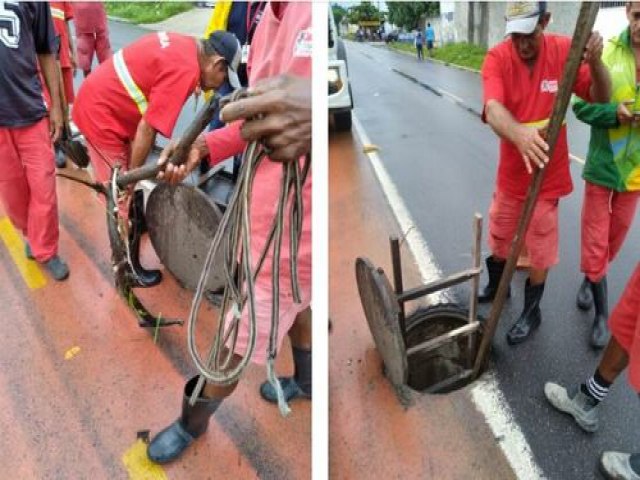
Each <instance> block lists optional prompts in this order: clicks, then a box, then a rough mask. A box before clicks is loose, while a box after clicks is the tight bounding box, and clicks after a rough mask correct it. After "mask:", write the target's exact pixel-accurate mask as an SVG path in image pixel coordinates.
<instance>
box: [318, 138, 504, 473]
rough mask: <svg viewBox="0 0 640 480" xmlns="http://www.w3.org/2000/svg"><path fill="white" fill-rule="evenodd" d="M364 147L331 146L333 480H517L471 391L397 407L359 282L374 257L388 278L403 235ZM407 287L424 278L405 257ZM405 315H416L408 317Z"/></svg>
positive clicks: (334, 141)
mask: <svg viewBox="0 0 640 480" xmlns="http://www.w3.org/2000/svg"><path fill="white" fill-rule="evenodd" d="M361 152H362V145H360V144H359V143H358V142H357V141H356V140H355V139H354V138H353V137H352V136H351V134H350V133H343V134H337V133H335V134H334V133H332V134H331V136H330V145H329V197H330V201H329V202H330V203H329V228H330V231H329V238H330V247H329V248H330V250H329V258H330V277H329V315H330V318H331V322H332V330H331V333H330V335H329V352H330V353H329V404H330V406H329V409H330V412H329V419H330V420H329V427H330V444H329V457H330V472H331V478H336V479H363V478H365V479H403V480H404V479H438V480H444V479H512V478H514V474H513V472H512V471H511V468H510V467H509V465H508V464H507V462H506V460H505V458H504V456H503V454H502V451H501V450H500V448H499V447H498V446H497V442H496V441H495V439H494V437H493V434H492V432H491V430H490V429H489V427H488V426H487V425H486V423H485V421H484V418H483V417H482V415H481V414H480V413H478V411H477V410H476V409H475V407H474V405H473V403H472V401H471V399H470V397H469V393H468V388H469V387H467V389H463V390H460V391H457V392H454V393H450V394H448V395H427V394H419V393H416V394H415V395H413V405H412V406H410V407H408V408H406V409H405V408H404V407H403V406H401V404H400V403H399V401H398V400H397V397H396V395H395V393H394V390H393V388H392V387H391V384H390V383H389V382H388V381H387V380H386V378H385V377H384V376H383V373H382V362H381V359H380V356H379V355H378V353H377V351H376V349H375V345H374V342H373V338H372V336H371V333H370V332H369V329H368V326H367V323H366V320H365V318H364V314H363V312H362V307H361V304H360V298H359V296H358V290H357V286H356V282H355V267H354V262H355V259H356V257H358V256H366V257H368V258H369V259H370V260H371V261H372V262H373V263H374V264H375V265H377V266H380V267H382V268H383V269H384V270H385V272H387V276H388V277H389V278H390V279H392V277H391V273H390V272H391V265H390V263H391V262H390V254H389V246H388V245H389V240H388V237H389V235H391V234H395V235H398V236H399V237H401V236H402V235H401V232H399V228H398V226H397V223H396V221H395V219H394V218H393V216H392V213H391V211H390V209H389V206H388V204H387V203H386V201H385V199H384V195H383V193H382V190H381V188H380V186H379V185H378V183H377V180H376V179H375V176H374V173H373V170H372V168H371V166H370V164H369V161H368V160H367V158H366V157H365V156H364V155H363V154H362V153H361ZM402 259H403V273H404V285H405V288H409V287H412V286H417V285H418V283H419V275H418V271H417V268H416V266H415V264H414V262H413V259H412V258H411V256H410V254H409V253H408V252H407V251H406V250H405V251H403V252H402ZM408 311H411V310H410V309H409V310H408Z"/></svg>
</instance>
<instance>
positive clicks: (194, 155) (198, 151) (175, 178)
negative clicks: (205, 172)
mask: <svg viewBox="0 0 640 480" xmlns="http://www.w3.org/2000/svg"><path fill="white" fill-rule="evenodd" d="M177 145H178V142H170V143H169V145H167V146H166V147H165V149H164V150H163V151H162V153H161V154H160V158H159V159H158V165H165V164H166V165H165V167H164V169H162V170H161V171H160V172H159V173H158V176H157V177H156V178H157V179H158V180H162V181H165V182H167V183H170V184H171V185H177V184H178V183H180V182H182V181H183V180H184V179H185V178H186V176H187V175H189V173H191V172H192V171H193V170H195V169H196V168H197V167H198V166H199V165H200V160H201V159H202V158H203V157H204V156H206V152H207V145H206V142H205V140H204V135H202V134H200V135H199V136H198V137H197V138H196V140H195V142H193V145H191V148H190V149H189V153H188V154H187V160H186V162H185V163H183V164H182V165H180V166H178V165H173V164H172V163H169V162H168V160H169V158H170V157H171V155H173V153H174V152H175V150H176V146H177Z"/></svg>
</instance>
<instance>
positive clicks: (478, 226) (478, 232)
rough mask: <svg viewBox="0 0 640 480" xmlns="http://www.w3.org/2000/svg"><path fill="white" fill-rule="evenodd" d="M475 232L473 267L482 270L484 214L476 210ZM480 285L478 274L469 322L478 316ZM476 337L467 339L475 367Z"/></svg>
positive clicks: (469, 359) (470, 362)
mask: <svg viewBox="0 0 640 480" xmlns="http://www.w3.org/2000/svg"><path fill="white" fill-rule="evenodd" d="M473 234H474V237H475V243H474V244H473V247H472V250H471V258H472V259H473V268H474V269H478V270H480V261H481V254H480V253H481V251H482V215H480V214H479V213H477V212H476V214H475V215H474V216H473ZM479 286H480V275H476V276H474V277H473V278H472V279H471V298H469V323H472V322H475V321H476V320H477V317H478V287H479ZM475 342H476V337H474V336H473V335H470V336H469V338H468V340H467V359H466V360H467V361H466V363H467V367H468V368H472V367H473V361H474V357H473V352H474V348H473V345H474V343H475Z"/></svg>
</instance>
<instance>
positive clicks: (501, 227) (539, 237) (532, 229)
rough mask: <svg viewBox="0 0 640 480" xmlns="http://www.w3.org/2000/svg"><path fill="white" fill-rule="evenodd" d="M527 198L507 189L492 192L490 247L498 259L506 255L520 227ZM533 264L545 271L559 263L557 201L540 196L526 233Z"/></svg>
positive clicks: (533, 266) (527, 245) (526, 243)
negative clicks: (519, 222) (513, 193)
mask: <svg viewBox="0 0 640 480" xmlns="http://www.w3.org/2000/svg"><path fill="white" fill-rule="evenodd" d="M523 207H524V200H519V199H517V198H514V197H512V196H510V195H507V194H506V193H504V192H500V191H497V192H495V193H494V195H493V201H492V202H491V208H490V209H489V247H490V248H491V252H492V253H493V254H494V255H495V256H497V257H499V258H507V257H508V256H509V251H510V249H511V242H512V240H513V237H514V236H515V234H516V230H517V229H518V221H519V220H520V215H521V214H522V208H523ZM525 246H526V247H527V250H528V252H529V260H530V262H531V267H532V268H534V269H536V270H546V269H548V268H550V267H552V266H553V265H555V264H556V263H558V200H557V199H555V200H544V199H540V200H538V202H537V203H536V206H535V208H534V210H533V218H532V219H531V223H530V224H529V229H528V230H527V234H526V236H525Z"/></svg>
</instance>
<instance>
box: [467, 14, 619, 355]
mask: <svg viewBox="0 0 640 480" xmlns="http://www.w3.org/2000/svg"><path fill="white" fill-rule="evenodd" d="M550 19H551V14H550V13H549V12H547V9H546V2H513V3H509V4H507V16H506V20H507V29H506V34H507V35H508V36H509V38H507V39H506V40H504V41H503V42H501V43H499V44H498V45H496V46H495V47H493V48H492V49H491V50H489V52H488V54H487V56H486V58H485V60H484V64H483V66H482V83H483V89H484V110H483V112H482V120H483V121H484V122H487V123H488V124H489V125H490V126H491V128H492V129H493V130H494V131H495V132H496V133H497V134H498V135H499V136H500V138H501V141H500V161H499V164H498V178H497V185H496V189H495V192H494V195H493V201H492V204H491V208H490V210H489V247H490V248H491V252H492V255H491V256H490V257H488V258H487V259H486V264H487V270H488V274H489V284H488V285H487V286H486V288H485V289H484V291H483V292H482V293H481V295H480V296H479V297H478V301H480V302H489V301H491V300H493V298H494V297H495V294H496V291H497V289H498V284H499V283H500V278H501V276H502V272H503V270H504V266H505V262H506V258H507V256H508V254H509V249H510V246H511V241H512V239H513V237H514V235H515V232H516V229H517V225H518V220H519V218H520V215H521V213H522V209H523V206H524V200H525V197H526V194H527V190H528V188H529V184H530V183H531V179H532V176H531V174H532V172H533V169H534V168H545V169H546V172H545V175H544V179H543V182H542V187H541V189H540V194H539V197H538V200H537V202H536V205H535V208H534V212H533V217H532V220H531V223H530V225H529V229H528V230H527V232H526V237H525V244H526V248H527V251H528V252H529V261H530V263H531V267H530V268H529V278H528V279H527V281H526V284H525V289H524V308H523V310H522V313H521V315H520V317H519V318H518V319H517V320H516V322H515V323H514V324H513V326H512V327H511V329H510V330H509V332H508V333H507V341H508V342H509V344H511V345H513V344H517V343H521V342H523V341H525V340H526V339H527V338H528V337H529V335H530V334H531V333H532V332H533V331H534V330H535V329H536V328H537V327H538V326H539V325H540V322H541V320H542V315H541V311H540V302H541V301H542V294H543V292H544V285H545V281H546V278H547V273H548V271H549V268H551V267H552V266H553V265H555V264H556V263H557V262H558V200H559V199H560V197H563V196H565V195H568V194H569V193H570V192H571V191H572V189H573V185H572V182H571V175H570V172H569V150H568V147H567V129H566V125H565V126H562V129H561V131H560V135H559V137H558V141H557V143H556V147H555V151H554V154H553V157H552V158H548V156H547V151H548V145H547V143H546V142H545V141H544V138H543V136H542V134H541V130H543V129H544V128H546V126H547V125H548V123H549V117H550V116H551V110H552V108H553V103H554V101H555V98H556V94H557V92H558V87H559V85H560V77H561V75H562V71H563V69H564V66H565V63H566V61H567V57H568V54H569V48H570V46H571V38H569V37H561V36H557V35H551V34H545V33H544V29H545V28H546V27H547V25H548V24H549V21H550ZM602 48H603V42H602V37H600V35H598V34H597V33H592V35H591V37H590V38H589V40H588V42H587V45H586V49H585V62H584V63H583V64H582V65H581V66H580V69H579V71H578V76H577V79H576V82H575V84H574V86H573V91H574V92H575V93H576V94H577V95H579V96H580V97H581V98H585V99H591V100H592V101H595V102H606V101H608V99H609V94H610V91H611V82H610V78H609V73H608V71H607V69H606V67H605V66H604V64H603V62H602V59H601V54H602Z"/></svg>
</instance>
